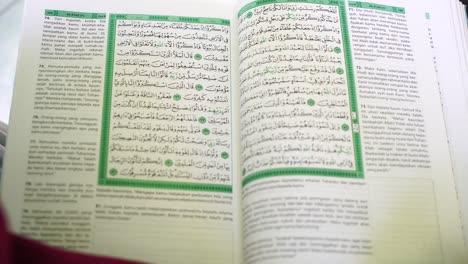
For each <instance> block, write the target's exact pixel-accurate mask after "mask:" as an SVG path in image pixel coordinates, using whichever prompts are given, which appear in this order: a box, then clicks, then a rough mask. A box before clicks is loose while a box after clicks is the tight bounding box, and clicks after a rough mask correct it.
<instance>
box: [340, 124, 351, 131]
mask: <svg viewBox="0 0 468 264" xmlns="http://www.w3.org/2000/svg"><path fill="white" fill-rule="evenodd" d="M341 129H343V131H348V130H349V125H348V124H342V125H341Z"/></svg>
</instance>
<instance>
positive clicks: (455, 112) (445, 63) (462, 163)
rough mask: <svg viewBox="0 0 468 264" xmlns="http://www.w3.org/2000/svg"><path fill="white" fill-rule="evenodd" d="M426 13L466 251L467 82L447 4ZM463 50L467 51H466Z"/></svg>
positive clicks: (432, 8) (467, 205)
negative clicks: (464, 80) (449, 19)
mask: <svg viewBox="0 0 468 264" xmlns="http://www.w3.org/2000/svg"><path fill="white" fill-rule="evenodd" d="M429 7H430V8H429V9H428V12H427V15H426V24H427V28H428V32H429V35H430V37H431V47H432V49H433V51H434V65H435V67H436V69H437V77H438V83H439V89H440V95H441V101H442V107H443V111H444V119H445V126H446V128H447V136H448V142H449V147H450V154H451V160H452V168H453V174H454V176H455V182H456V187H457V196H458V201H459V204H460V214H461V218H462V220H463V221H462V222H463V227H464V228H463V231H464V236H465V248H467V250H468V243H467V238H468V228H467V227H468V188H467V187H468V178H467V177H466V175H467V174H468V164H467V163H466V156H467V155H468V141H466V136H465V135H466V133H465V131H466V130H468V101H467V100H466V98H467V97H466V93H465V89H466V85H464V82H463V76H466V75H467V73H464V71H463V67H462V66H463V65H462V63H463V60H461V61H460V59H461V58H462V57H463V53H460V52H459V50H458V48H457V41H456V30H455V26H454V24H455V23H456V21H453V19H452V21H448V22H450V24H449V25H450V26H448V27H447V24H446V23H447V20H448V19H447V17H450V15H451V12H450V5H446V4H444V3H440V2H439V1H432V3H431V5H430V6H429ZM465 53H466V52H465Z"/></svg>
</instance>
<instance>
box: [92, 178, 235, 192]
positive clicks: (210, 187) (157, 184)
mask: <svg viewBox="0 0 468 264" xmlns="http://www.w3.org/2000/svg"><path fill="white" fill-rule="evenodd" d="M100 184H101V185H108V186H120V187H141V188H158V189H169V190H188V191H204V192H224V193H232V186H231V185H223V184H205V183H187V182H167V181H145V180H128V179H106V180H104V182H103V183H100Z"/></svg>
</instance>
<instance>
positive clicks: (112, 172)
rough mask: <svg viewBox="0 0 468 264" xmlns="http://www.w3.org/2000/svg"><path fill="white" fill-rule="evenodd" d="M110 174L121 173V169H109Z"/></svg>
mask: <svg viewBox="0 0 468 264" xmlns="http://www.w3.org/2000/svg"><path fill="white" fill-rule="evenodd" d="M109 173H110V175H112V176H115V175H117V174H119V171H118V170H117V169H116V168H112V169H110V170H109Z"/></svg>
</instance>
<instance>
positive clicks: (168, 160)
mask: <svg viewBox="0 0 468 264" xmlns="http://www.w3.org/2000/svg"><path fill="white" fill-rule="evenodd" d="M173 164H174V162H173V161H172V160H170V159H167V160H166V161H165V162H164V165H166V166H168V167H171V166H172V165H173Z"/></svg>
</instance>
